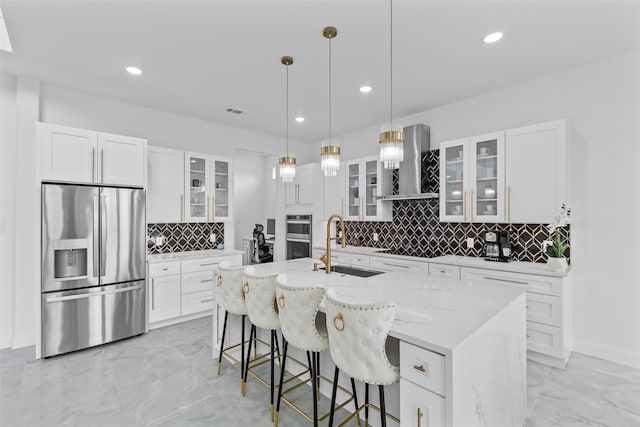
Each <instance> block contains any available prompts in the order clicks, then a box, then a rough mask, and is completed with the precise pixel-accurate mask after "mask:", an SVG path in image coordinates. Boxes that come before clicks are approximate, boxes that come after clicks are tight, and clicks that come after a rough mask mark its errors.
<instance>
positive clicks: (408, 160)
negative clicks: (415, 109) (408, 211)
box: [380, 123, 439, 200]
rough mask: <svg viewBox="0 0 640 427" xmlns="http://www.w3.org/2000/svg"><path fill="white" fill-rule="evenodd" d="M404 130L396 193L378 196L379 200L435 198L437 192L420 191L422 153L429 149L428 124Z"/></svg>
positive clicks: (419, 124)
mask: <svg viewBox="0 0 640 427" xmlns="http://www.w3.org/2000/svg"><path fill="white" fill-rule="evenodd" d="M403 131H404V160H403V161H402V162H401V163H400V170H399V171H398V179H399V185H398V194H390V195H388V196H382V197H380V200H410V199H437V198H438V197H439V195H438V193H421V192H420V191H421V190H422V153H423V152H425V151H429V150H430V149H431V147H430V141H429V135H430V129H429V126H427V125H425V124H422V123H418V124H415V125H412V126H407V127H405V128H404V129H403Z"/></svg>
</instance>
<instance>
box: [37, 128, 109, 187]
mask: <svg viewBox="0 0 640 427" xmlns="http://www.w3.org/2000/svg"><path fill="white" fill-rule="evenodd" d="M37 132H38V140H39V144H40V147H41V150H42V179H43V180H46V181H64V182H81V183H94V182H97V179H98V175H97V174H98V171H97V169H96V162H97V152H96V150H97V148H98V133H97V132H93V131H89V130H84V129H74V128H69V127H65V126H57V125H52V124H48V123H38V128H37Z"/></svg>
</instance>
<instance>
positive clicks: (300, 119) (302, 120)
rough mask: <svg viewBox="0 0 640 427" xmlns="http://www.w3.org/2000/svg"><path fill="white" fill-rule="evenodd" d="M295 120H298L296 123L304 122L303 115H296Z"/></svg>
mask: <svg viewBox="0 0 640 427" xmlns="http://www.w3.org/2000/svg"><path fill="white" fill-rule="evenodd" d="M296 122H298V123H302V122H304V117H302V116H298V117H296Z"/></svg>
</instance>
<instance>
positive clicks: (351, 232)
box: [345, 150, 571, 262]
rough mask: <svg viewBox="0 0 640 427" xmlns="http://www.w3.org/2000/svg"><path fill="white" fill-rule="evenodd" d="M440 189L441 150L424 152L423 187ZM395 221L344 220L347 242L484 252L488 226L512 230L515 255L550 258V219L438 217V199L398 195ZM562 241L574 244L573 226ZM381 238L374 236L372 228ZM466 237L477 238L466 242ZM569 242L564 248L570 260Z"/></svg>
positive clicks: (422, 253)
mask: <svg viewBox="0 0 640 427" xmlns="http://www.w3.org/2000/svg"><path fill="white" fill-rule="evenodd" d="M397 188H398V173H397V171H394V173H393V189H394V194H397ZM438 191H439V150H433V151H427V152H425V153H423V156H422V192H425V193H426V192H438ZM392 203H393V221H391V222H369V221H348V222H345V238H346V239H347V243H348V244H352V245H361V246H371V247H379V248H388V249H390V250H391V252H392V253H395V254H398V255H410V256H416V257H425V258H431V257H436V256H441V255H466V256H476V257H480V256H482V246H483V245H484V233H485V232H486V231H492V230H493V231H508V232H509V236H510V239H511V245H512V249H513V258H514V259H516V260H520V261H531V262H546V261H547V255H546V253H544V252H543V251H542V242H543V241H545V240H549V232H548V231H547V227H546V224H469V223H449V222H440V221H439V218H440V211H439V200H438V199H419V200H394V201H393V202H392ZM560 231H561V233H562V238H563V240H564V242H565V243H566V244H567V245H569V244H570V233H571V230H570V227H566V228H563V229H560ZM374 233H377V234H378V241H377V242H375V241H373V234H374ZM467 238H473V239H474V245H473V247H472V248H467V246H466V240H467ZM570 251H571V249H570V247H568V248H567V250H566V251H565V256H566V257H567V260H570Z"/></svg>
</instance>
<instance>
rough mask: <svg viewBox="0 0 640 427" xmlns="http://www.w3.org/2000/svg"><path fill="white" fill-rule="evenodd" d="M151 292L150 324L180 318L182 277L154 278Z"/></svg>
mask: <svg viewBox="0 0 640 427" xmlns="http://www.w3.org/2000/svg"><path fill="white" fill-rule="evenodd" d="M150 287H151V290H150V292H149V307H150V308H149V323H153V322H158V321H160V320H165V319H170V318H172V317H178V316H180V303H181V296H180V276H179V275H175V276H163V277H153V278H151V283H150Z"/></svg>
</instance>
